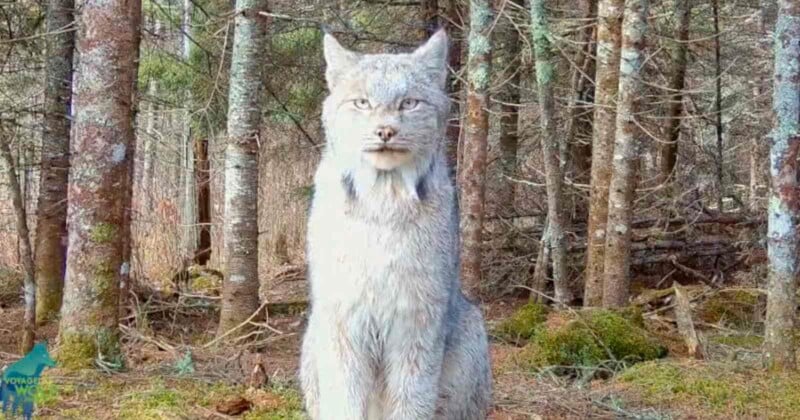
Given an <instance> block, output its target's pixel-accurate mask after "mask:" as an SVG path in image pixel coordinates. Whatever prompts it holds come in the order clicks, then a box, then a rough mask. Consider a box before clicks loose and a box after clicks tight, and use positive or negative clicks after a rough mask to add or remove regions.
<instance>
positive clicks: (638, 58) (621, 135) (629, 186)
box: [603, 0, 648, 307]
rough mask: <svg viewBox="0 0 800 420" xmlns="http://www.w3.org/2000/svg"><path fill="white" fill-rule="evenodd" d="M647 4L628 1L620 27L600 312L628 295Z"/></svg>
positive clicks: (625, 300)
mask: <svg viewBox="0 0 800 420" xmlns="http://www.w3.org/2000/svg"><path fill="white" fill-rule="evenodd" d="M647 10H648V0H626V1H625V18H624V20H623V22H622V51H621V52H622V59H621V60H620V71H619V73H620V74H619V100H618V105H617V118H616V121H617V122H616V135H615V140H614V158H613V162H612V166H613V169H612V175H611V184H610V190H609V196H608V225H607V232H606V250H605V261H604V264H603V266H604V274H605V278H604V279H603V306H605V307H618V306H625V305H627V304H628V295H629V289H630V259H631V246H630V242H631V231H632V229H631V215H632V213H633V190H634V186H635V183H636V174H635V172H636V163H635V162H636V160H637V159H638V154H639V149H640V144H639V140H637V136H638V135H641V134H640V133H639V129H638V128H637V124H636V113H637V109H638V107H637V102H638V98H637V96H638V95H639V91H640V90H641V88H642V82H641V67H642V65H643V63H644V46H645V33H646V31H647V14H648V12H647Z"/></svg>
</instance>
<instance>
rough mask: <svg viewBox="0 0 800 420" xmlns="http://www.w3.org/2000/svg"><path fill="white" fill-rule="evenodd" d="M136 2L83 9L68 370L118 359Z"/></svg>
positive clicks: (66, 313) (65, 320)
mask: <svg viewBox="0 0 800 420" xmlns="http://www.w3.org/2000/svg"><path fill="white" fill-rule="evenodd" d="M141 9H142V7H141V3H140V2H139V1H138V0H130V1H121V0H104V1H98V0H87V1H86V2H84V3H83V8H82V11H81V18H80V22H79V32H78V36H77V48H78V53H79V54H80V60H79V62H78V67H77V69H76V74H77V79H76V87H75V137H74V140H73V143H74V144H73V147H72V162H71V167H70V183H69V191H68V212H67V214H68V222H67V226H68V228H69V244H68V250H67V269H66V278H65V285H64V286H65V287H64V303H63V306H62V310H61V322H60V324H59V352H58V354H59V359H60V360H61V364H60V366H62V367H65V368H82V367H87V366H91V364H92V362H93V361H94V360H96V359H98V358H103V359H107V360H108V359H110V360H118V357H119V355H120V349H119V330H118V326H117V325H118V314H119V312H118V306H119V282H120V278H121V275H122V274H124V273H126V272H127V269H128V267H129V263H128V262H127V261H125V259H124V253H125V249H124V248H125V242H126V241H129V239H130V238H129V235H128V234H127V233H128V232H129V226H128V225H129V218H128V214H126V207H127V206H128V205H129V198H130V197H129V193H130V190H131V188H130V185H128V184H129V183H130V181H131V177H130V168H131V165H130V160H131V159H133V156H132V151H133V148H134V145H135V143H134V130H133V112H134V101H135V87H136V72H137V62H138V55H139V54H138V51H139V33H140V32H139V24H140V19H141Z"/></svg>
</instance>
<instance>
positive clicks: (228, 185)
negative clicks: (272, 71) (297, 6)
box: [218, 0, 267, 335]
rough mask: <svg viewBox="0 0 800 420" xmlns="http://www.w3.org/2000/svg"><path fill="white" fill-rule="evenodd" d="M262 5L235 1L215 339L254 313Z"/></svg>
mask: <svg viewBox="0 0 800 420" xmlns="http://www.w3.org/2000/svg"><path fill="white" fill-rule="evenodd" d="M266 10H267V2H266V0H237V1H236V11H237V12H236V28H235V30H234V35H233V52H232V55H231V72H230V88H229V89H230V91H229V94H228V130H227V132H228V144H227V147H226V150H225V228H224V231H225V234H224V235H225V239H224V240H225V264H226V267H225V268H226V275H225V282H224V284H223V289H222V309H221V313H220V322H219V330H218V334H219V335H222V334H225V333H226V332H227V331H228V330H230V329H231V328H233V327H236V326H237V325H239V324H240V323H242V322H243V321H245V320H246V319H247V318H248V317H249V316H250V315H252V314H253V312H255V311H256V310H257V309H258V306H259V299H258V286H259V281H258V150H259V142H260V139H259V123H260V122H261V80H262V77H261V70H262V67H263V66H262V63H261V59H262V57H263V56H264V49H265V48H266V46H265V42H266V36H265V32H266V22H265V19H264V18H263V17H259V16H258V12H259V11H266Z"/></svg>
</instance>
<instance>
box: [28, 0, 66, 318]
mask: <svg viewBox="0 0 800 420" xmlns="http://www.w3.org/2000/svg"><path fill="white" fill-rule="evenodd" d="M74 7H75V5H74V1H73V0H49V1H48V4H47V17H46V26H47V32H48V33H50V35H49V39H48V42H47V61H46V63H45V77H46V83H45V91H44V113H45V114H44V124H43V126H44V130H43V132H42V164H41V175H40V178H39V198H38V203H37V209H38V212H39V214H38V218H37V224H36V237H35V238H36V239H35V240H36V257H35V259H34V261H35V262H36V270H35V271H36V285H37V290H36V294H37V297H38V299H37V302H36V320H37V322H39V323H44V322H47V321H49V320H52V319H53V318H55V317H56V316H57V315H58V311H59V310H60V309H61V297H62V293H63V291H64V268H65V266H64V264H65V262H66V256H67V176H68V173H69V136H70V125H71V124H70V119H69V115H70V105H71V102H72V57H73V52H74V49H75V32H74V31H70V30H67V31H64V30H63V29H64V28H67V27H69V26H70V25H72V24H73V22H74V17H73V9H74ZM58 31H62V32H58Z"/></svg>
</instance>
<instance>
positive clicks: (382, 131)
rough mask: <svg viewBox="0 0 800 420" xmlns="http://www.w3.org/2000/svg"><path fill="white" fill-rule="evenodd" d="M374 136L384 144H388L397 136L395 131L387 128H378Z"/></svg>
mask: <svg viewBox="0 0 800 420" xmlns="http://www.w3.org/2000/svg"><path fill="white" fill-rule="evenodd" d="M375 134H376V135H377V136H378V137H379V138H380V139H381V140H383V141H384V142H388V141H389V140H391V139H392V137H394V135H395V134H397V131H396V130H395V129H394V128H393V127H389V126H386V125H384V126H381V127H378V130H376V131H375Z"/></svg>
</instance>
